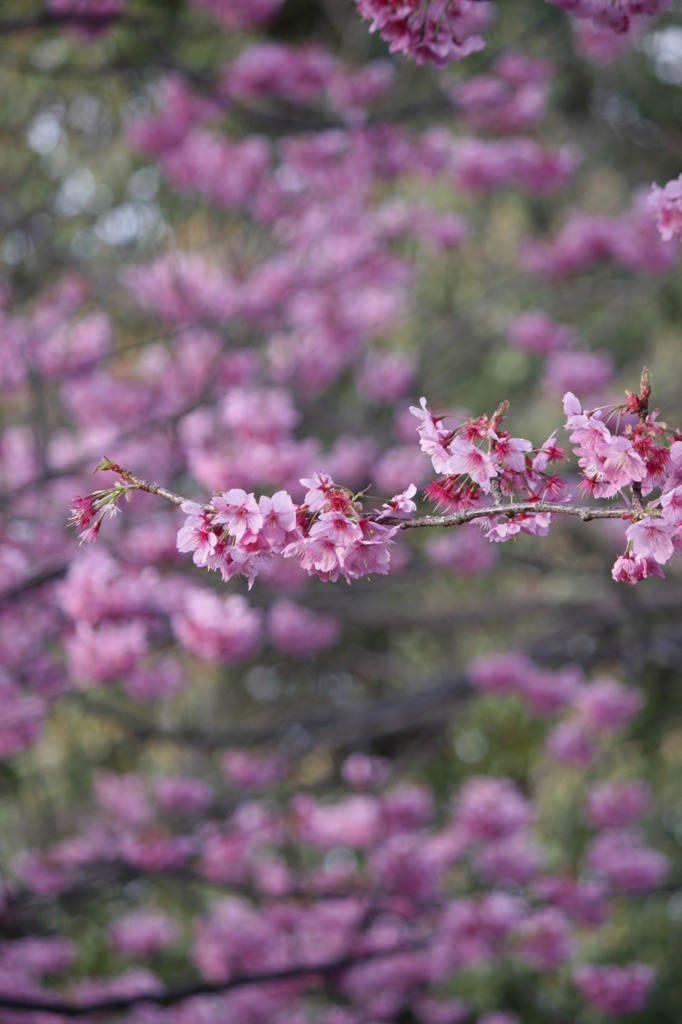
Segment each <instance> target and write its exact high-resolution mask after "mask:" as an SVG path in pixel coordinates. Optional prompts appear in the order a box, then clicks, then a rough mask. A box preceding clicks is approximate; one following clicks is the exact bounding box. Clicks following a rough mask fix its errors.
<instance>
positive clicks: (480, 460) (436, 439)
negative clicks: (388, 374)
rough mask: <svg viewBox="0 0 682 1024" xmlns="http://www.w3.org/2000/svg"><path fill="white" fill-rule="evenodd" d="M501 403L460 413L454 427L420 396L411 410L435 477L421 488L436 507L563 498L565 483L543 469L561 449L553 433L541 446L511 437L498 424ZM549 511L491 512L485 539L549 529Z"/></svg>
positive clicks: (562, 454) (541, 532) (557, 458)
mask: <svg viewBox="0 0 682 1024" xmlns="http://www.w3.org/2000/svg"><path fill="white" fill-rule="evenodd" d="M505 408H506V403H505V404H504V405H502V406H500V407H499V409H498V410H497V412H496V413H495V414H494V415H493V416H492V417H488V416H486V415H483V416H479V417H477V418H471V417H459V419H461V420H462V422H461V423H459V424H458V425H457V426H455V427H450V426H446V425H445V422H444V421H445V420H446V419H447V418H448V417H446V416H445V415H437V414H434V413H433V412H432V411H431V409H430V408H429V407H428V405H427V404H426V399H425V398H422V400H421V404H420V406H419V407H418V408H417V407H416V406H412V407H411V409H410V411H411V412H412V414H413V415H414V416H416V417H417V418H418V419H419V427H418V431H419V439H420V440H419V443H420V447H421V450H422V451H423V452H425V453H426V454H427V455H428V456H429V457H430V459H431V463H432V465H433V468H434V469H435V471H436V473H437V474H438V477H437V479H435V480H432V481H431V483H430V484H427V486H426V487H425V488H424V494H425V496H426V497H427V498H428V499H429V500H430V501H433V502H434V503H435V504H436V506H437V507H440V508H444V509H447V511H448V512H457V511H460V510H463V509H473V508H475V507H477V506H479V505H480V504H481V502H482V500H483V499H484V498H485V496H486V495H489V494H491V492H492V494H493V496H494V497H495V504H496V505H498V504H500V503H501V501H502V499H503V498H507V499H508V500H510V501H528V502H532V501H540V500H543V501H558V500H561V499H562V498H564V497H565V496H566V483H565V481H564V480H563V479H562V478H561V477H560V476H559V475H558V473H556V472H554V471H552V470H551V469H549V468H548V467H551V466H552V465H553V464H554V463H556V462H560V461H562V460H563V459H565V457H566V453H565V452H564V450H563V449H562V448H560V447H559V446H558V444H557V441H556V437H555V433H556V432H554V433H553V434H552V435H551V436H550V437H549V438H548V439H547V440H546V441H545V443H544V444H543V445H542V446H541V447H540V448H537V449H535V448H533V445H532V444H531V442H530V441H528V440H527V439H526V438H523V437H512V436H511V435H510V434H509V432H508V431H506V430H503V429H502V427H501V423H502V418H503V414H504V410H505ZM550 522H551V513H549V512H538V513H533V512H521V513H518V514H516V515H508V516H491V517H489V518H488V519H487V520H486V523H485V526H484V529H485V531H486V534H487V536H488V538H489V539H490V540H493V541H505V540H509V539H510V538H511V537H513V536H515V535H516V534H518V533H521V532H522V533H529V534H534V535H539V536H542V535H544V534H546V533H547V532H548V530H549V525H550Z"/></svg>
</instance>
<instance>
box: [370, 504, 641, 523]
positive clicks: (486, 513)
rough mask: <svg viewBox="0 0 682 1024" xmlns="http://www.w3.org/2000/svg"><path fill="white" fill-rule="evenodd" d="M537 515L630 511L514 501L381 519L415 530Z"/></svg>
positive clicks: (586, 516)
mask: <svg viewBox="0 0 682 1024" xmlns="http://www.w3.org/2000/svg"><path fill="white" fill-rule="evenodd" d="M536 512H551V513H558V514H561V515H566V516H577V517H578V518H579V519H582V521H583V522H584V523H587V522H590V520H592V519H628V518H629V517H630V516H631V515H632V509H631V508H630V507H629V506H628V505H621V506H617V507H616V508H594V507H591V506H589V505H566V504H563V503H562V502H558V501H514V502H509V503H508V504H495V505H487V506H486V507H485V508H466V509H459V511H457V512H452V513H451V514H450V515H447V516H418V517H416V518H414V519H397V518H390V519H389V518H386V519H382V522H384V523H392V524H400V527H401V529H403V530H415V529H419V528H421V527H426V526H463V525H464V523H470V522H472V520H474V519H489V518H491V517H494V516H516V515H530V514H533V513H536Z"/></svg>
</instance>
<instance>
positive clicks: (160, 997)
mask: <svg viewBox="0 0 682 1024" xmlns="http://www.w3.org/2000/svg"><path fill="white" fill-rule="evenodd" d="M427 945H428V944H427V942H426V941H425V940H422V941H419V942H417V941H415V942H411V943H402V944H401V945H397V946H393V947H391V948H390V949H381V950H375V951H371V952H368V953H358V954H356V955H351V956H343V957H337V958H336V959H335V960H326V961H323V962H321V963H319V964H300V965H298V966H296V967H287V968H284V969H283V970H280V971H262V972H259V973H255V974H243V975H234V976H233V977H232V978H228V979H226V980H225V981H218V982H206V981H197V982H191V983H188V984H185V985H178V986H177V987H175V988H167V989H165V990H163V991H162V992H147V993H141V994H138V995H134V996H110V997H107V998H104V999H95V1000H92V1001H91V1002H89V1003H81V1004H78V1003H72V1002H66V1001H64V1000H61V999H35V998H33V999H31V998H25V997H20V996H16V997H13V996H9V995H0V1007H3V1008H5V1009H12V1010H16V1011H22V1010H25V1011H41V1012H42V1013H51V1014H57V1015H60V1016H64V1017H82V1016H85V1015H86V1014H88V1013H112V1012H116V1011H119V1010H129V1009H131V1008H132V1007H134V1006H140V1005H142V1004H145V1003H146V1004H152V1005H154V1006H174V1005H175V1004H176V1003H180V1002H183V1001H184V1000H185V999H192V998H193V997H195V996H207V995H221V994H222V993H224V992H229V991H231V990H232V989H235V988H244V987H246V986H251V985H266V984H269V983H274V982H278V981H289V980H291V979H293V978H305V977H309V976H311V977H313V978H314V976H315V975H317V974H319V975H324V976H328V975H333V974H336V973H337V972H339V971H343V970H345V969H347V968H349V967H355V966H356V965H357V964H362V963H367V962H370V961H372V960H380V959H382V958H384V957H390V956H397V955H399V954H401V953H416V952H418V951H420V950H423V949H426V948H427Z"/></svg>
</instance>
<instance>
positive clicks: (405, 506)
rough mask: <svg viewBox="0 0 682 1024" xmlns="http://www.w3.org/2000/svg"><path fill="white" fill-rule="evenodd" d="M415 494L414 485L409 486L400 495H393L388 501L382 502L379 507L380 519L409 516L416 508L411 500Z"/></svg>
mask: <svg viewBox="0 0 682 1024" xmlns="http://www.w3.org/2000/svg"><path fill="white" fill-rule="evenodd" d="M416 493H417V488H416V485H415V484H410V485H409V487H407V488H406V489H405V490H404V491H403V492H402V493H401V494H394V495H393V497H392V498H391V500H390V501H387V502H384V504H383V505H382V506H381V507H382V509H385V511H382V513H381V516H380V518H383V517H384V516H411V515H412V513H413V512H416V511H417V506H416V504H415V502H414V501H412V498H413V497H414V495H415V494H416Z"/></svg>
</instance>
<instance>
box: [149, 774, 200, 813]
mask: <svg viewBox="0 0 682 1024" xmlns="http://www.w3.org/2000/svg"><path fill="white" fill-rule="evenodd" d="M154 794H155V796H156V799H157V800H158V802H159V804H160V805H161V807H164V808H166V809H167V810H169V811H175V812H183V813H185V814H198V813H201V812H202V811H205V810H206V809H207V808H208V807H210V806H211V804H212V803H213V800H214V799H215V794H214V792H213V789H212V788H211V787H210V786H209V785H208V783H206V782H202V780H201V779H195V778H191V777H189V776H184V775H165V776H162V777H161V778H158V779H154Z"/></svg>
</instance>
